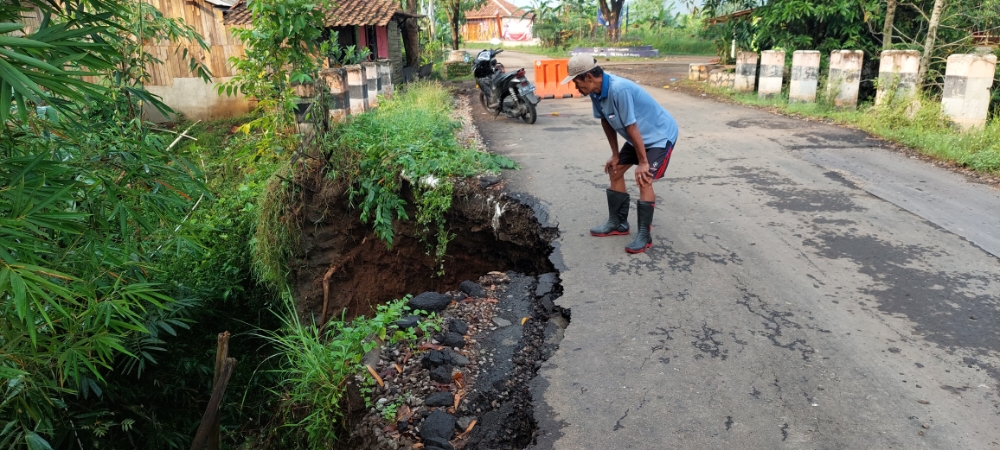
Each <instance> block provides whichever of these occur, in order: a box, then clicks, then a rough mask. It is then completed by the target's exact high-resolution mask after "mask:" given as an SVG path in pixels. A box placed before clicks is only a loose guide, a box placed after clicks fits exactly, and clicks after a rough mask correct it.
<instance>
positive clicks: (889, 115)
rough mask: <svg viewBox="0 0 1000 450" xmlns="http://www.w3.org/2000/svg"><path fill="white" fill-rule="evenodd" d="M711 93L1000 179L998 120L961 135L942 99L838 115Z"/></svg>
mask: <svg viewBox="0 0 1000 450" xmlns="http://www.w3.org/2000/svg"><path fill="white" fill-rule="evenodd" d="M709 91H710V92H713V93H716V94H720V95H724V96H728V97H730V98H732V99H733V100H735V101H737V102H739V103H743V104H747V105H753V106H758V107H766V108H775V109H777V110H779V111H782V112H785V113H789V114H794V115H800V116H806V117H818V118H822V119H826V120H830V121H832V122H835V123H838V124H842V125H848V126H851V127H855V128H858V129H860V130H863V131H866V132H868V133H870V134H872V135H873V136H877V137H879V138H882V139H886V140H889V141H892V142H896V143H899V144H902V145H905V146H907V147H910V148H912V149H914V150H917V151H919V152H920V153H922V154H925V155H928V156H931V157H934V158H937V159H940V160H943V161H949V162H953V163H956V164H958V165H959V166H963V167H967V168H969V169H972V170H974V171H977V172H982V173H988V174H994V175H996V174H1000V118H997V117H994V118H993V119H992V120H990V121H989V122H988V123H987V124H986V126H985V127H977V128H973V129H971V130H968V131H963V130H962V129H960V128H959V127H957V126H955V125H954V124H952V123H951V122H950V121H949V120H948V119H947V118H946V117H945V116H944V114H943V112H942V109H941V102H940V100H938V99H929V98H922V99H920V101H919V106H917V107H910V105H908V104H906V103H903V102H893V103H892V104H890V105H883V106H879V107H876V106H873V105H871V104H865V105H862V106H860V107H859V109H858V110H837V109H835V108H833V107H832V106H831V105H830V104H829V103H827V102H823V101H820V102H818V103H792V104H789V103H788V102H787V96H782V97H774V98H770V99H760V98H758V97H757V94H756V93H750V94H743V93H735V92H733V91H730V90H718V89H709Z"/></svg>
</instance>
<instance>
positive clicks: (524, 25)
mask: <svg viewBox="0 0 1000 450" xmlns="http://www.w3.org/2000/svg"><path fill="white" fill-rule="evenodd" d="M534 21H535V17H534V15H532V14H531V13H529V12H527V11H525V10H524V9H521V8H518V7H517V6H515V5H513V4H512V3H510V2H508V1H507V0H487V1H486V2H485V3H483V4H482V5H481V6H480V7H478V8H476V9H474V10H472V11H466V12H465V25H462V39H463V40H464V41H466V42H487V41H489V40H491V39H493V38H499V39H500V40H503V41H506V42H531V41H532V40H534V35H533V34H532V25H533V24H534Z"/></svg>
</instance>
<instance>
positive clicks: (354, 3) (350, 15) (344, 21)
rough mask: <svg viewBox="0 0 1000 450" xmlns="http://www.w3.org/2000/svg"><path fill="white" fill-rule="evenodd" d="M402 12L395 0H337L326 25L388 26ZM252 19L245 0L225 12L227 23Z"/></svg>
mask: <svg viewBox="0 0 1000 450" xmlns="http://www.w3.org/2000/svg"><path fill="white" fill-rule="evenodd" d="M258 1H265V0H258ZM400 12H402V11H401V10H400V8H399V6H398V5H397V4H396V2H395V1H393V0H337V2H336V5H335V6H333V7H332V8H331V9H330V12H329V13H327V15H326V16H327V21H326V26H328V27H344V26H361V25H375V26H386V25H388V24H389V21H390V20H392V16H393V15H394V14H397V13H400ZM252 20H253V16H252V13H251V12H250V10H249V9H247V7H246V2H245V1H241V2H240V3H239V4H237V5H236V6H233V7H232V8H230V9H229V10H227V11H226V12H225V20H224V23H225V24H226V25H250V24H251V23H252Z"/></svg>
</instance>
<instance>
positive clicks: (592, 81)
mask: <svg viewBox="0 0 1000 450" xmlns="http://www.w3.org/2000/svg"><path fill="white" fill-rule="evenodd" d="M573 84H575V85H576V90H577V91H579V92H580V94H581V95H590V94H592V93H594V92H600V91H601V80H600V79H599V78H597V77H595V76H593V75H591V74H590V72H587V73H585V74H583V75H579V76H577V77H576V78H573Z"/></svg>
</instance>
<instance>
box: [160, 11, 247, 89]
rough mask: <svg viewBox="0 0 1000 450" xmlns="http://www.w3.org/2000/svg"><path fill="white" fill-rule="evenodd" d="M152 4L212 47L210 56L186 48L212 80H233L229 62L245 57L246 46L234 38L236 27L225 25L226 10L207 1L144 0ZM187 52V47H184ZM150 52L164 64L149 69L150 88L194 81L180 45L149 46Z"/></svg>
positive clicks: (197, 48) (189, 46)
mask: <svg viewBox="0 0 1000 450" xmlns="http://www.w3.org/2000/svg"><path fill="white" fill-rule="evenodd" d="M143 1H146V2H148V3H150V4H152V5H153V6H154V7H156V9H158V10H160V11H162V12H163V14H164V15H165V16H167V17H178V18H181V19H183V20H184V22H185V23H186V24H188V25H190V26H191V27H193V28H194V29H195V31H197V32H198V34H201V36H202V39H204V40H205V42H206V43H207V44H208V45H209V46H210V48H209V50H208V51H207V52H206V51H204V50H202V49H201V47H199V46H198V45H197V44H190V45H187V46H186V47H187V48H188V52H189V54H190V55H193V56H194V57H196V58H198V59H199V60H200V61H201V62H202V63H203V64H205V66H206V67H208V70H209V71H210V72H212V77H214V78H222V77H231V76H233V70H232V67H231V66H230V64H229V58H230V57H233V56H236V57H240V56H243V45H242V44H241V43H240V42H239V40H237V39H236V38H235V37H233V34H232V27H228V26H225V25H223V24H222V10H221V9H218V8H216V7H213V6H212V4H211V3H208V2H205V1H203V0H192V1H188V0H143ZM182 48H183V47H182ZM146 49H147V50H148V51H149V52H150V53H152V54H153V55H154V56H155V57H156V58H157V59H159V60H160V61H163V63H162V64H157V65H155V66H152V67H148V68H147V70H148V71H149V74H150V76H151V80H150V83H148V84H149V85H153V86H172V85H173V84H174V78H193V77H195V76H196V75H195V74H194V73H192V72H191V70H190V69H189V67H188V60H187V59H186V58H183V51H182V49H178V46H177V44H176V43H171V42H167V41H164V42H149V43H147V45H146Z"/></svg>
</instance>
